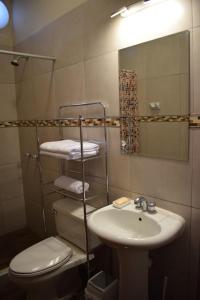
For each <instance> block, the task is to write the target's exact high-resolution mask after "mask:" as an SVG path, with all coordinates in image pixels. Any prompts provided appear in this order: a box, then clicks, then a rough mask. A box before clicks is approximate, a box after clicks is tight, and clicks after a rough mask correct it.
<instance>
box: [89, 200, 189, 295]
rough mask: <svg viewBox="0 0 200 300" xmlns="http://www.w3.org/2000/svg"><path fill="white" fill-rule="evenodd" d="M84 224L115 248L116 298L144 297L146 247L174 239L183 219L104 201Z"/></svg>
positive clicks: (147, 264) (183, 222)
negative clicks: (108, 203)
mask: <svg viewBox="0 0 200 300" xmlns="http://www.w3.org/2000/svg"><path fill="white" fill-rule="evenodd" d="M88 227H89V229H90V230H91V231H93V232H94V233H95V234H96V235H97V236H98V237H99V238H100V239H102V240H103V242H105V243H106V244H107V245H108V246H111V247H113V248H116V249H117V253H118V259H119V300H133V299H140V300H148V299H149V297H148V273H149V272H148V270H149V266H150V264H149V250H150V249H155V248H159V247H162V246H164V245H166V244H168V243H170V242H172V241H173V240H175V239H176V238H177V237H178V236H179V235H181V233H182V232H183V230H184V227H185V220H184V219H183V218H182V217H181V216H179V215H177V214H174V213H172V212H170V211H168V210H165V209H162V208H158V207H156V212H155V213H148V212H143V211H141V210H138V209H137V208H135V205H134V202H133V201H131V203H130V204H129V205H128V206H126V207H124V208H121V209H119V208H115V207H113V206H112V205H108V206H106V207H104V208H101V209H99V210H97V211H95V212H93V213H92V214H91V215H90V217H89V218H88Z"/></svg>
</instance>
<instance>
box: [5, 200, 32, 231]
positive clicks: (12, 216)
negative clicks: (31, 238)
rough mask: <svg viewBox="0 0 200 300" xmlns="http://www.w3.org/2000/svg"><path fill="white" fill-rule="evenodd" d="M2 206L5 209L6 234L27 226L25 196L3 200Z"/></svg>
mask: <svg viewBox="0 0 200 300" xmlns="http://www.w3.org/2000/svg"><path fill="white" fill-rule="evenodd" d="M0 207H1V208H2V210H3V218H4V226H5V231H4V234H6V233H9V232H12V231H15V230H18V229H21V228H24V227H25V226H26V216H25V210H24V198H23V197H21V198H12V199H10V200H6V201H1V204H0Z"/></svg>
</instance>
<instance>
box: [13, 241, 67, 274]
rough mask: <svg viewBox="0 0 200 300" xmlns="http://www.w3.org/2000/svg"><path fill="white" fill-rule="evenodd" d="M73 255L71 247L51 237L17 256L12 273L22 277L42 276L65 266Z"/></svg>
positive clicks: (14, 259)
mask: <svg viewBox="0 0 200 300" xmlns="http://www.w3.org/2000/svg"><path fill="white" fill-rule="evenodd" d="M71 255H72V250H71V248H70V247H68V246H67V245H66V244H65V243H63V242H62V241H61V240H60V239H57V238H55V237H50V238H47V239H45V240H43V241H41V242H39V243H37V244H35V245H33V246H31V247H29V248H27V249H26V250H24V251H22V252H21V253H19V254H18V255H16V256H15V257H14V258H13V259H12V261H11V263H10V272H11V273H12V274H13V275H15V276H20V277H33V276H38V275H42V274H45V273H48V272H50V271H52V270H54V269H57V268H59V267H60V266H62V265H63V264H65V263H66V262H67V261H68V260H69V259H70V257H71Z"/></svg>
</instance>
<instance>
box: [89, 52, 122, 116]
mask: <svg viewBox="0 0 200 300" xmlns="http://www.w3.org/2000/svg"><path fill="white" fill-rule="evenodd" d="M85 86H86V87H85V97H86V99H87V100H88V101H91V100H94V101H102V102H103V103H104V104H105V105H106V108H107V109H106V111H107V114H108V115H119V100H118V99H119V81H118V54H117V52H112V53H109V54H106V55H103V56H99V57H97V58H95V59H90V60H88V61H86V62H85Z"/></svg>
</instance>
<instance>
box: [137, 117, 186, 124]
mask: <svg viewBox="0 0 200 300" xmlns="http://www.w3.org/2000/svg"><path fill="white" fill-rule="evenodd" d="M136 118H137V117H136ZM189 119H190V117H189V116H176V115H175V116H142V117H138V121H141V122H188V121H189Z"/></svg>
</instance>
